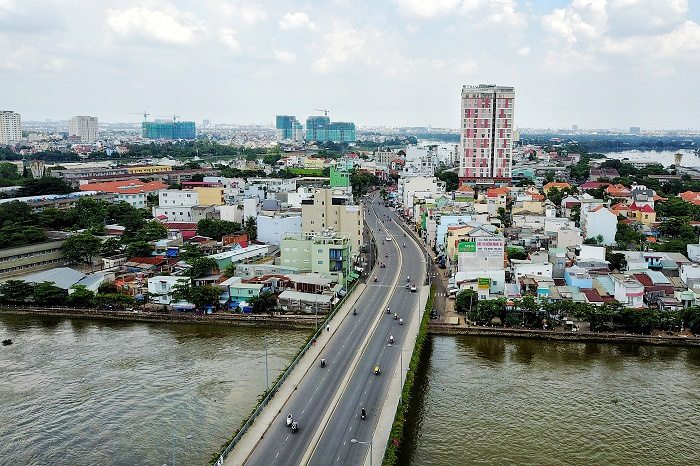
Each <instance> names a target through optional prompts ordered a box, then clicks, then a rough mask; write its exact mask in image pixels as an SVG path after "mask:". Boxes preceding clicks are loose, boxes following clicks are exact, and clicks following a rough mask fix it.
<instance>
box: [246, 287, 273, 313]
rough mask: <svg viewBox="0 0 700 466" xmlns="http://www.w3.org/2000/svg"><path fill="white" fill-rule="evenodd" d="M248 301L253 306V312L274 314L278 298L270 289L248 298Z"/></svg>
mask: <svg viewBox="0 0 700 466" xmlns="http://www.w3.org/2000/svg"><path fill="white" fill-rule="evenodd" d="M248 303H249V304H250V305H251V306H252V307H253V312H255V313H256V314H264V313H269V314H272V312H273V311H274V310H275V309H276V308H277V298H276V297H275V295H274V294H273V293H271V292H269V291H263V292H262V293H260V294H259V295H258V296H253V297H252V298H250V299H249V300H248Z"/></svg>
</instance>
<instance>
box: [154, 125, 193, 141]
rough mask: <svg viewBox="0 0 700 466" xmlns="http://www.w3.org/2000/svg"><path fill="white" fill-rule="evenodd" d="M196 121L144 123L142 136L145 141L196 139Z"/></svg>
mask: <svg viewBox="0 0 700 466" xmlns="http://www.w3.org/2000/svg"><path fill="white" fill-rule="evenodd" d="M196 135H197V134H196V128H195V124H194V121H167V122H163V121H155V122H153V121H144V122H143V123H141V136H142V137H143V138H144V139H195V137H196Z"/></svg>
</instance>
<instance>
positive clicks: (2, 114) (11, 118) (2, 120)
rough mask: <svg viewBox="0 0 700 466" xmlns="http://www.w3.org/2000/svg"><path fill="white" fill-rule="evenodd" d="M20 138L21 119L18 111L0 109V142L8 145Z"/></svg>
mask: <svg viewBox="0 0 700 466" xmlns="http://www.w3.org/2000/svg"><path fill="white" fill-rule="evenodd" d="M21 139H22V119H21V117H20V115H19V113H15V112H12V111H9V110H0V144H4V145H10V144H14V143H16V142H19V141H20V140H21Z"/></svg>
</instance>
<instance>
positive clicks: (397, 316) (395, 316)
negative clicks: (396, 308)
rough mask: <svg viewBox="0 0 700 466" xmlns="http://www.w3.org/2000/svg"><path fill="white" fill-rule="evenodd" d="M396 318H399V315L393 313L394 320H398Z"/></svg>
mask: <svg viewBox="0 0 700 466" xmlns="http://www.w3.org/2000/svg"><path fill="white" fill-rule="evenodd" d="M398 318H399V313H398V312H394V320H396V319H398Z"/></svg>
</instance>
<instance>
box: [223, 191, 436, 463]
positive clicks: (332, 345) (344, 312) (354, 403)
mask: <svg viewBox="0 0 700 466" xmlns="http://www.w3.org/2000/svg"><path fill="white" fill-rule="evenodd" d="M365 217H366V218H365V221H366V224H367V226H368V227H369V228H370V229H371V230H372V232H373V235H374V237H375V241H376V245H377V261H381V262H383V263H384V264H386V267H385V268H379V267H378V266H377V267H375V269H374V275H376V277H377V281H376V282H375V281H374V279H373V278H371V279H368V281H367V283H366V284H364V285H359V286H358V289H357V290H356V291H355V293H354V295H353V296H352V297H351V298H350V299H349V300H347V301H346V303H345V304H344V306H343V308H342V309H341V310H340V311H339V312H338V313H337V314H336V315H335V316H334V317H333V319H332V321H331V322H330V324H329V329H328V330H327V331H325V332H323V334H322V335H320V336H319V338H318V339H317V343H316V345H315V346H313V347H311V348H310V350H309V351H307V352H306V354H305V355H304V356H303V357H302V359H301V360H300V361H299V363H298V364H297V366H296V367H295V369H294V371H292V373H291V374H290V375H289V377H288V378H287V379H286V380H285V382H284V384H283V385H282V387H281V388H280V389H279V391H278V392H277V393H276V395H275V397H274V398H272V400H271V401H270V403H269V404H268V405H267V406H266V407H265V409H264V410H263V411H262V413H261V414H260V415H259V416H258V417H257V419H256V421H255V422H254V423H253V424H252V425H251V427H250V428H249V429H248V431H247V433H246V434H245V435H243V437H242V438H241V439H240V441H239V442H238V443H237V444H236V446H235V447H234V448H233V450H232V451H231V452H230V454H229V455H228V456H227V457H226V458H225V461H224V464H226V465H243V464H245V465H289V464H299V465H329V464H334V465H335V464H337V465H357V464H372V463H376V464H381V460H382V458H383V456H384V449H385V445H386V442H387V441H388V439H389V434H390V431H391V426H392V423H393V420H394V415H395V413H396V407H397V404H398V402H399V397H400V395H401V388H402V385H403V381H404V380H405V374H406V371H407V370H408V365H409V362H410V359H411V355H412V354H413V347H414V344H415V338H416V336H417V334H418V327H419V324H420V317H421V315H422V312H423V309H424V306H425V302H426V300H427V298H428V294H429V287H428V286H426V285H425V280H426V274H425V270H426V267H427V265H426V257H427V256H426V255H425V253H424V252H423V251H422V249H421V248H420V247H419V246H418V245H417V244H416V243H415V242H414V241H413V239H412V236H411V235H410V234H406V232H405V230H404V229H403V228H402V227H401V225H400V224H399V223H398V218H397V217H396V216H395V214H394V213H393V211H390V210H389V209H387V208H386V207H384V205H383V204H381V203H379V202H378V201H377V200H376V199H375V200H373V201H371V202H370V204H368V205H367V209H366V216H365ZM394 220H397V221H394ZM404 244H405V246H404ZM407 276H410V277H411V283H414V284H416V286H417V290H416V292H411V291H410V290H409V289H407V288H406V284H407V280H406V277H407ZM387 307H389V308H390V309H391V312H390V314H387V312H386V309H387ZM353 309H357V315H354V314H353ZM394 313H396V314H397V318H396V319H395V318H394ZM399 319H402V320H403V324H402V325H401V324H400V321H399ZM390 335H391V336H393V338H394V343H393V344H390V343H389V341H388V340H389V336H390ZM321 358H323V359H325V361H326V366H325V367H321V365H320V359H321ZM377 365H378V366H379V367H380V373H379V374H375V372H374V367H375V366H377ZM362 408H365V409H366V411H367V419H365V420H362V419H361V416H360V412H361V409H362ZM288 413H291V414H292V415H293V417H294V419H295V420H296V421H298V424H299V430H298V432H297V433H296V434H293V433H292V432H291V430H290V428H289V427H287V426H286V417H287V414H288Z"/></svg>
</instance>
